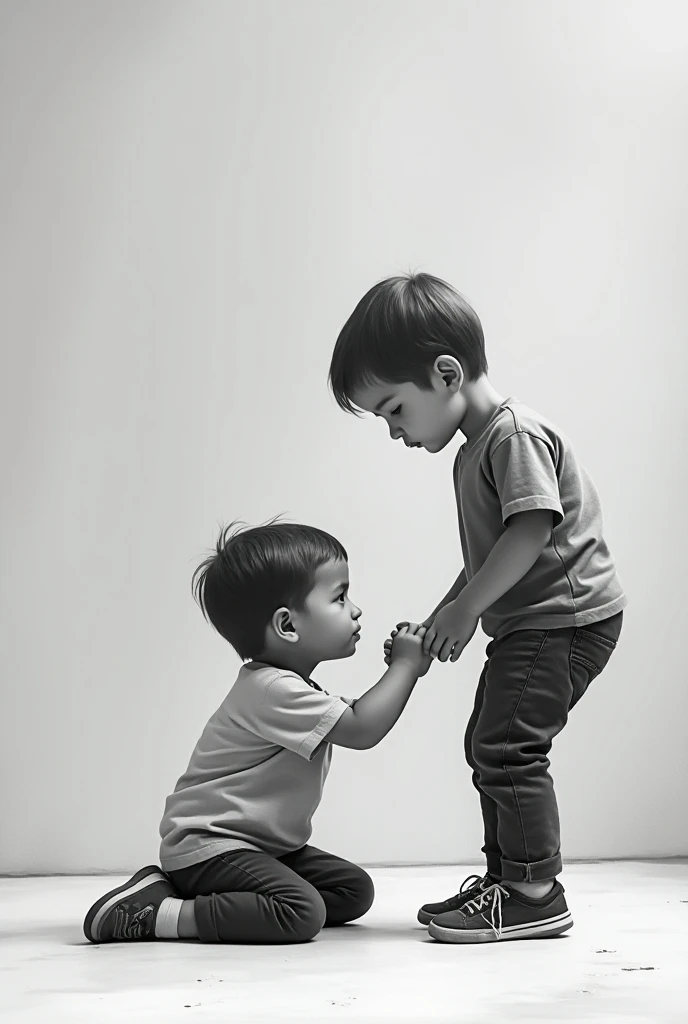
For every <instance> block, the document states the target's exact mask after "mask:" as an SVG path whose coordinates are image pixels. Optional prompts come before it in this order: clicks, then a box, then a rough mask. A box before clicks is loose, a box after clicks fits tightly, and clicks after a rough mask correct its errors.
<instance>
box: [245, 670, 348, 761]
mask: <svg viewBox="0 0 688 1024" xmlns="http://www.w3.org/2000/svg"><path fill="white" fill-rule="evenodd" d="M256 682H257V685H255V686H253V687H252V688H251V692H252V697H251V699H250V701H249V702H248V704H245V705H244V708H243V717H244V719H245V721H246V725H247V726H248V727H249V728H250V729H251V731H252V732H254V733H256V735H258V736H262V737H263V739H266V740H268V742H270V743H275V744H276V745H277V746H280V747H285V748H286V749H287V750H291V751H293V753H295V754H298V755H299V756H300V757H304V758H305V759H306V760H307V761H310V760H311V759H312V757H313V754H314V753H315V750H316V748H317V746H318V744H319V743H321V742H322V740H323V739H324V737H325V736H327V734H328V733H329V732H330V730H331V729H332V728H333V727H334V726H335V725H336V723H337V722H338V721H339V719H340V718H341V716H342V715H343V714H344V712H345V711H346V710H347V708H348V707H349V704H348V703H347V702H346V701H345V700H344V699H343V698H342V697H334V696H331V695H330V694H328V693H325V692H324V691H323V690H316V689H315V688H314V687H312V686H309V685H308V683H307V682H306V681H305V680H304V679H302V678H301V676H297V675H296V674H292V673H280V674H277V675H274V676H273V677H272V678H269V679H268V680H266V681H265V682H258V681H256Z"/></svg>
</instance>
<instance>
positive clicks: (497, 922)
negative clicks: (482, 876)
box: [462, 882, 509, 939]
mask: <svg viewBox="0 0 688 1024" xmlns="http://www.w3.org/2000/svg"><path fill="white" fill-rule="evenodd" d="M503 899H507V900H508V899H509V892H508V891H507V890H506V889H505V888H504V886H503V885H499V883H497V882H495V883H494V885H491V886H490V887H489V888H488V889H485V891H484V892H481V893H480V895H479V896H476V897H474V899H472V900H469V901H468V903H466V904H465V905H464V907H463V908H462V909H463V913H464V914H466V916H467V917H468V916H470V915H471V914H482V916H483V917H484V918H485V920H486V921H487V923H488V924H489V925H490V927H491V928H492V931H493V932H494V933H495V935H496V936H497V938H498V939H501V937H502V900H503ZM488 906H489V909H490V917H489V920H488V918H487V917H486V916H485V910H487V909H488Z"/></svg>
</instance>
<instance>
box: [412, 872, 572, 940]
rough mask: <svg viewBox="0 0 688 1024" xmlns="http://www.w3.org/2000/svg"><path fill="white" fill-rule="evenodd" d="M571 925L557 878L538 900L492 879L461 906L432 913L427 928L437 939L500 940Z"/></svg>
mask: <svg viewBox="0 0 688 1024" xmlns="http://www.w3.org/2000/svg"><path fill="white" fill-rule="evenodd" d="M572 925H573V918H572V916H571V912H570V910H569V908H568V907H567V906H566V899H565V898H564V887H563V886H562V885H561V884H560V883H559V882H555V883H554V885H553V886H552V888H551V890H550V891H549V892H548V893H547V895H546V896H543V897H542V899H539V900H534V899H531V898H530V897H529V896H524V895H523V894H522V893H520V892H516V890H515V889H509V888H507V886H505V885H504V884H503V883H502V884H500V883H496V882H495V883H493V884H492V885H490V886H489V887H488V888H486V889H484V890H483V891H482V892H481V893H479V894H478V895H477V896H475V897H473V899H470V900H468V902H467V903H465V904H464V905H463V907H462V908H461V909H460V910H455V911H453V912H452V913H450V914H440V916H439V917H435V918H434V919H433V920H432V921H431V922H430V927H429V928H428V931H429V933H430V935H431V936H432V938H433V939H437V940H438V941H439V942H499V941H503V940H504V939H543V938H549V937H551V936H553V935H561V933H562V932H565V931H568V929H569V928H571V927H572Z"/></svg>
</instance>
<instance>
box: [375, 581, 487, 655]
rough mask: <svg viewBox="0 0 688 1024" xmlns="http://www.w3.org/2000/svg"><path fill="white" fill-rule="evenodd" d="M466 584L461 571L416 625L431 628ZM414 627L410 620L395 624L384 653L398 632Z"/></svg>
mask: <svg viewBox="0 0 688 1024" xmlns="http://www.w3.org/2000/svg"><path fill="white" fill-rule="evenodd" d="M466 582H467V581H466V570H465V569H462V570H461V572H460V573H459V575H458V576H457V577H456V579H455V581H454V582H453V583H452V585H451V588H450V589H449V590H448V591H447V593H446V594H445V595H444V597H443V598H442V600H441V601H440V603H439V604H438V605H437V606H436V607H435V608H433V610H432V611H431V612H430V614H429V615H428V617H427V619H424V620H423V622H421V623H418V625H421V626H425V628H426V629H427V627H428V626H431V625H432V621H433V619H434V618H435V616H436V615H437V613H438V612H441V611H442V609H443V608H444V607H445V605H448V604H449V603H450V602H451V601H455V600H456V598H457V597H458V596H459V594H460V593H461V591H462V590H463V588H464V587H465V586H466ZM414 625H416V623H413V622H411V621H410V619H403V620H402V621H401V622H397V625H396V629H393V630H392V634H391V637H390V639H389V640H386V641H385V652H387V653H388V652H389V650H390V649H391V643H392V640H393V639H394V637H395V636H396V635H397V632H398V630H400V629H403V627H404V626H414ZM385 660H386V661H387V658H385ZM387 664H389V662H387Z"/></svg>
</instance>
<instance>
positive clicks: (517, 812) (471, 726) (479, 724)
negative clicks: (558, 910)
mask: <svg viewBox="0 0 688 1024" xmlns="http://www.w3.org/2000/svg"><path fill="white" fill-rule="evenodd" d="M622 621H623V612H619V613H618V614H617V615H614V616H613V617H612V618H610V619H605V620H604V621H602V622H595V623H592V624H591V625H589V626H584V627H580V628H576V627H571V628H569V629H522V630H518V631H516V632H514V633H508V634H507V635H506V636H504V637H501V638H499V639H497V640H493V641H492V642H491V643H490V644H488V647H487V661H486V662H485V666H484V668H483V671H482V675H481V677H480V682H479V683H478V690H477V693H476V697H475V707H474V709H473V714H472V715H471V717H470V719H469V722H468V728H467V730H466V739H465V753H466V760H467V761H468V763H469V765H470V767H471V768H472V769H473V784H474V785H475V787H476V789H477V790H478V793H479V794H480V805H481V808H482V814H483V822H484V826H485V845H484V847H483V852H484V853H485V856H486V859H487V870H488V872H489V873H490V874H491V875H492V876H493V877H494V878H498V879H504V880H505V881H512V882H517V881H539V880H543V879H548V878H553V877H554V876H555V875H557V874H559V872H560V871H561V867H562V863H561V850H560V839H559V813H558V811H557V801H556V797H555V795H554V786H553V783H552V777H551V775H550V774H549V772H548V768H549V756H548V755H549V752H550V748H551V746H552V740H553V739H554V737H555V736H556V735H557V734H558V733H559V732H561V730H562V729H563V728H564V726H565V725H566V720H567V718H568V714H569V712H570V710H571V708H572V707H573V706H574V705H575V704H576V703H577V702H578V701H579V700H580V698H581V697H582V696H583V694H584V693H585V691H586V690H587V688H588V686H589V685H590V683H591V682H592V680H593V679H595V677H596V676H598V675H599V674H600V672H601V671H602V670H603V668H604V667H605V665H606V664H607V662H608V661H609V659H610V657H611V655H612V653H613V651H614V649H615V647H616V643H617V640H618V638H619V634H620V633H621V625H622Z"/></svg>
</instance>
